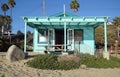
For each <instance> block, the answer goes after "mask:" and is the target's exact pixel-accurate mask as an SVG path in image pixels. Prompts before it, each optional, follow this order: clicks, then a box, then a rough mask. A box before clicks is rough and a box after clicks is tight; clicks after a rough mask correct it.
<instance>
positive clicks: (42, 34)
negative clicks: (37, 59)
mask: <svg viewBox="0 0 120 77" xmlns="http://www.w3.org/2000/svg"><path fill="white" fill-rule="evenodd" d="M38 33H39V36H38V41H39V42H48V30H44V29H40V30H38Z"/></svg>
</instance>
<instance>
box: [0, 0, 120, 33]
mask: <svg viewBox="0 0 120 77" xmlns="http://www.w3.org/2000/svg"><path fill="white" fill-rule="evenodd" d="M7 1H8V0H0V5H1V4H3V3H7ZM15 1H16V6H15V7H14V8H13V22H12V27H13V28H12V33H16V32H17V31H18V30H21V31H22V32H24V22H23V20H22V18H21V16H42V0H15ZM71 1H72V0H46V16H50V15H54V14H56V13H59V12H63V4H65V5H66V12H69V13H73V14H75V15H78V16H110V17H111V18H110V19H109V20H110V21H111V20H112V19H113V18H114V17H115V16H120V0H78V2H79V3H80V8H79V11H78V12H77V13H74V12H73V11H72V10H71V9H70V7H69V4H70V2H71ZM0 14H3V12H2V11H1V9H0ZM7 14H8V15H9V14H10V11H8V12H7ZM28 30H31V29H30V28H28Z"/></svg>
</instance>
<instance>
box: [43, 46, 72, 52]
mask: <svg viewBox="0 0 120 77" xmlns="http://www.w3.org/2000/svg"><path fill="white" fill-rule="evenodd" d="M66 46H70V45H67V44H66ZM45 49H46V50H45V51H44V52H45V53H48V52H56V51H60V52H63V51H64V44H58V45H46V46H45Z"/></svg>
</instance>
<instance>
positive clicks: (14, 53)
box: [6, 45, 25, 62]
mask: <svg viewBox="0 0 120 77" xmlns="http://www.w3.org/2000/svg"><path fill="white" fill-rule="evenodd" d="M24 58H25V54H24V52H23V51H22V50H21V49H20V48H18V47H17V46H16V45H12V46H10V47H9V49H8V51H7V54H6V59H7V60H9V61H10V62H13V61H18V60H22V59H24Z"/></svg>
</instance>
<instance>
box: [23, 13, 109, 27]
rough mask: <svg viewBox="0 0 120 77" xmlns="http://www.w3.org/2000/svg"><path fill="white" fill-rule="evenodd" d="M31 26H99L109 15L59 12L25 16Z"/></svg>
mask: <svg viewBox="0 0 120 77" xmlns="http://www.w3.org/2000/svg"><path fill="white" fill-rule="evenodd" d="M23 19H24V21H25V22H27V25H29V26H30V27H33V28H34V27H37V28H42V29H48V28H64V25H66V27H67V28H81V27H86V26H91V27H97V26H99V25H101V24H103V23H104V22H106V21H107V19H108V16H76V15H73V14H69V13H66V14H63V13H59V14H56V15H53V16H49V17H23Z"/></svg>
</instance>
